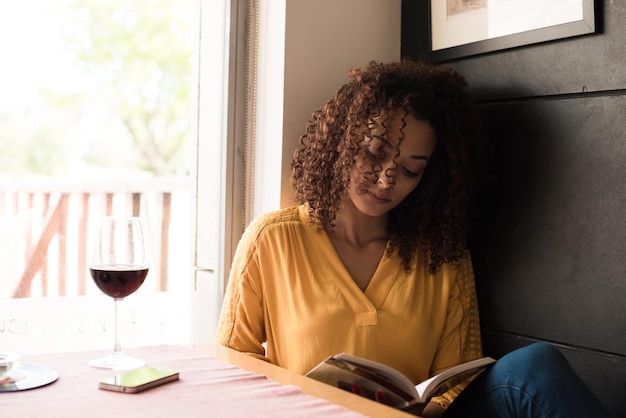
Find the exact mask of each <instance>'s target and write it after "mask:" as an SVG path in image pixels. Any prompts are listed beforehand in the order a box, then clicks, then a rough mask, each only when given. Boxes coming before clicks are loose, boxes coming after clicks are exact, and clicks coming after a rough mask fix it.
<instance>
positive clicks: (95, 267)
mask: <svg viewBox="0 0 626 418" xmlns="http://www.w3.org/2000/svg"><path fill="white" fill-rule="evenodd" d="M146 238H147V237H146V234H145V232H144V228H143V222H142V220H141V218H138V217H104V218H102V220H101V221H100V225H99V227H98V230H97V233H96V239H95V243H94V247H93V250H92V254H91V260H90V264H89V271H90V273H91V277H92V278H93V281H94V282H95V284H96V285H97V286H98V287H99V288H100V290H101V291H102V292H104V293H105V294H106V295H108V296H110V297H112V298H113V300H114V301H115V346H114V348H113V353H111V354H109V355H108V356H105V357H102V358H98V359H95V360H92V361H90V362H89V365H90V366H93V367H100V368H105V369H112V370H131V369H136V368H139V367H143V366H144V365H145V364H146V362H145V361H144V360H141V359H137V358H134V357H131V356H128V355H127V354H125V353H124V352H122V344H121V334H122V332H121V331H122V326H121V323H122V321H121V318H120V316H121V307H122V301H123V299H124V298H125V297H126V296H128V295H130V294H131V293H133V292H134V291H136V290H137V289H139V287H140V286H141V285H142V283H143V282H144V280H145V278H146V275H147V274H148V268H149V247H148V243H147V239H146Z"/></svg>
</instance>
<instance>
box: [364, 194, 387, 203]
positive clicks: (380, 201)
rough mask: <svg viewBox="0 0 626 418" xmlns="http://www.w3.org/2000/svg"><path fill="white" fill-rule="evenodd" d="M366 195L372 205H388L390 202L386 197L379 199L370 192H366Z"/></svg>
mask: <svg viewBox="0 0 626 418" xmlns="http://www.w3.org/2000/svg"><path fill="white" fill-rule="evenodd" d="M367 195H368V196H369V198H370V200H372V201H373V202H374V203H378V204H381V205H382V204H384V203H389V202H391V199H388V198H386V197H381V196H378V195H376V194H374V193H372V192H368V193H367Z"/></svg>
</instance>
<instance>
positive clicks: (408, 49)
mask: <svg viewBox="0 0 626 418" xmlns="http://www.w3.org/2000/svg"><path fill="white" fill-rule="evenodd" d="M427 3H428V1H421V0H420V1H418V0H404V2H403V18H402V55H403V57H410V58H417V59H421V58H424V57H426V56H427V52H428V9H427ZM597 3H598V4H597V8H598V9H597V10H596V13H600V14H601V16H602V19H601V20H600V22H599V23H600V30H601V32H600V33H596V34H593V35H585V36H581V37H576V38H571V39H562V40H557V41H553V42H549V43H543V44H535V45H529V46H524V47H520V48H515V49H510V50H505V51H500V52H493V53H489V54H484V55H480V56H473V57H466V58H463V59H457V60H454V61H449V62H445V63H444V64H445V65H448V66H450V67H453V68H455V69H457V70H458V71H459V72H460V73H461V74H463V75H464V76H465V77H466V79H467V81H468V83H469V88H470V91H471V93H472V95H473V97H474V98H475V99H476V101H477V103H478V105H479V109H480V111H481V113H482V116H483V120H484V123H485V128H486V132H487V135H488V138H489V141H490V143H491V144H492V146H493V151H494V171H495V175H496V180H495V184H494V185H493V187H492V189H491V193H490V197H489V199H488V202H486V203H487V205H486V206H485V210H484V212H483V214H482V217H481V221H480V222H479V223H478V224H477V233H478V235H477V237H476V240H475V241H474V242H473V243H472V253H473V257H474V265H475V272H476V281H477V289H478V297H479V306H480V314H481V323H482V327H483V343H484V348H485V352H486V353H487V354H490V355H493V356H496V357H499V356H501V355H502V354H504V353H506V352H508V351H511V350H512V349H514V348H517V347H520V346H523V345H526V344H529V343H530V342H533V341H547V342H551V343H553V344H555V345H556V346H557V347H558V348H559V349H561V351H562V352H563V353H564V354H565V355H566V357H567V358H568V360H569V361H570V363H571V364H572V366H573V367H574V368H575V369H576V371H577V372H578V373H579V375H580V376H581V377H582V378H583V380H585V381H586V382H587V383H588V384H589V386H590V387H591V388H592V390H593V391H594V392H595V393H596V394H597V395H598V397H599V398H600V399H601V400H602V401H603V403H604V404H605V405H607V407H608V408H609V409H610V410H611V412H612V413H614V414H615V416H616V417H626V2H624V1H621V0H620V1H605V2H604V4H601V3H602V2H597Z"/></svg>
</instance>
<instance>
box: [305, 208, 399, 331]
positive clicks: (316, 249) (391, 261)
mask: <svg viewBox="0 0 626 418" xmlns="http://www.w3.org/2000/svg"><path fill="white" fill-rule="evenodd" d="M300 218H301V221H302V223H303V225H305V228H306V230H307V235H308V237H309V240H310V242H311V251H312V255H313V256H314V257H315V258H316V259H317V262H318V265H319V267H320V270H321V271H323V272H324V274H325V275H326V276H327V277H330V278H332V279H333V280H334V283H335V285H336V286H337V288H338V289H339V290H340V291H341V293H342V294H343V295H344V296H345V298H346V300H347V301H348V303H349V305H350V307H351V308H352V310H353V312H354V314H355V317H356V322H357V325H361V326H362V325H376V323H377V322H378V320H377V311H378V310H379V309H380V307H381V306H382V304H383V302H384V301H385V299H386V297H387V295H388V294H389V290H390V289H391V287H392V286H393V284H394V283H395V281H396V280H397V278H398V275H399V274H400V272H401V271H402V265H401V263H399V262H398V258H397V255H395V254H394V253H390V252H389V251H388V249H389V242H387V246H386V248H385V252H384V253H383V255H382V257H381V259H380V261H379V263H378V266H377V267H376V270H375V271H374V275H373V276H372V279H371V280H370V282H369V284H368V285H367V287H366V288H365V291H362V290H361V288H359V286H358V285H357V284H356V282H355V281H354V279H353V278H352V276H351V275H350V273H348V270H347V269H346V267H345V266H344V264H343V262H342V261H341V259H340V258H339V254H337V251H336V250H335V247H334V246H333V244H332V242H331V240H330V237H329V236H328V234H327V233H326V231H325V230H324V229H323V228H321V227H320V226H319V225H311V224H310V223H309V221H308V211H307V207H306V205H302V206H301V207H300Z"/></svg>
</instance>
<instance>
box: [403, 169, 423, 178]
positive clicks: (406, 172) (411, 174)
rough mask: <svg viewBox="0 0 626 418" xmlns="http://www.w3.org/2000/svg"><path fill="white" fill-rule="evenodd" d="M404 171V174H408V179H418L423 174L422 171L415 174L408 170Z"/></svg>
mask: <svg viewBox="0 0 626 418" xmlns="http://www.w3.org/2000/svg"><path fill="white" fill-rule="evenodd" d="M402 171H404V174H406V176H407V177H417V176H419V175H420V174H421V171H418V172H415V171H411V170H409V169H406V168H403V169H402Z"/></svg>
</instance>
